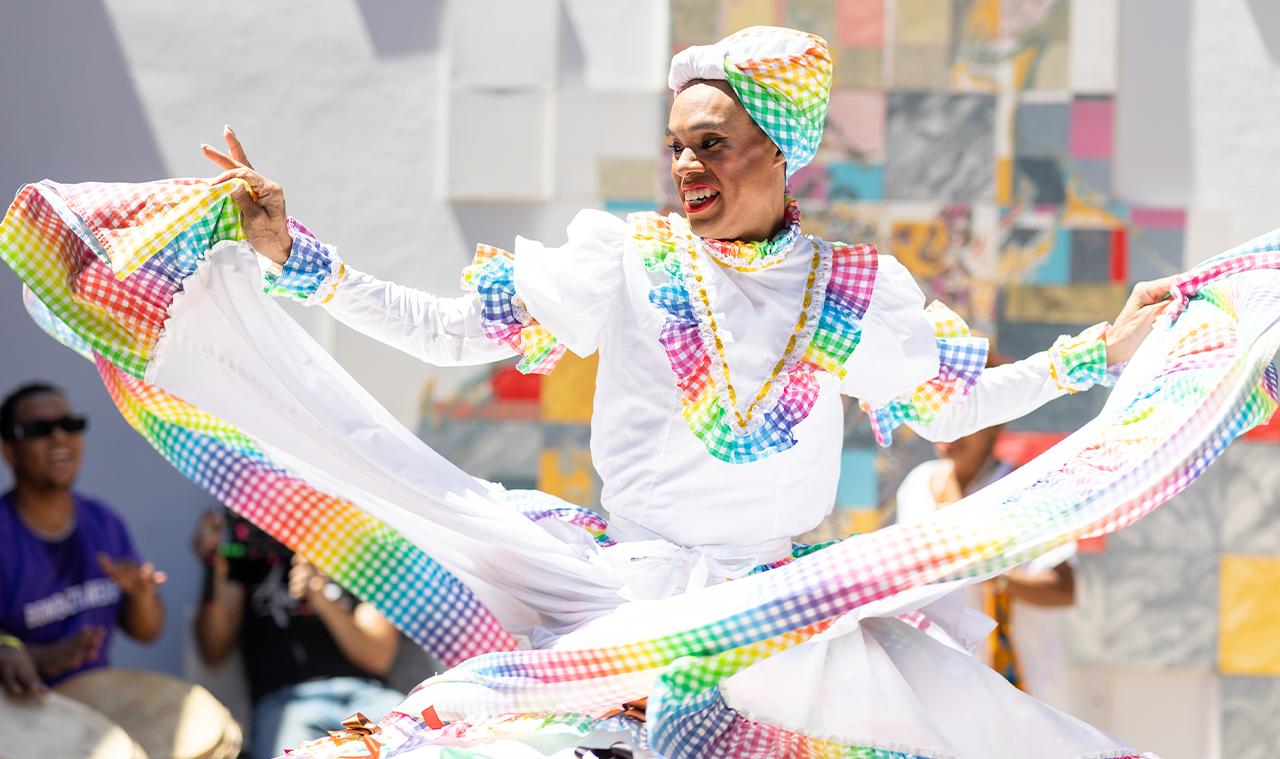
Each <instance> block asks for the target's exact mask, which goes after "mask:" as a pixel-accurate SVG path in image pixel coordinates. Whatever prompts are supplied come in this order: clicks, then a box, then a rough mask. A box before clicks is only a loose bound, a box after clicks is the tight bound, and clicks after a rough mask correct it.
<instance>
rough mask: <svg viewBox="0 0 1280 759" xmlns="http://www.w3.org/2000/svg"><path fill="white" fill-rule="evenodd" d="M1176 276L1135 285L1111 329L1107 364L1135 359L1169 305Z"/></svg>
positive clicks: (1107, 339)
mask: <svg viewBox="0 0 1280 759" xmlns="http://www.w3.org/2000/svg"><path fill="white" fill-rule="evenodd" d="M1172 283H1173V277H1165V278H1164V279H1154V280H1152V281H1150V282H1139V283H1138V284H1136V285H1134V286H1133V292H1132V293H1130V294H1129V300H1128V301H1127V302H1126V303H1125V304H1124V308H1123V309H1121V311H1120V315H1119V316H1117V317H1116V320H1115V323H1114V324H1112V325H1111V327H1110V328H1108V329H1107V338H1106V342H1107V366H1110V365H1112V364H1119V363H1121V362H1124V361H1128V360H1129V359H1131V358H1133V354H1134V353H1136V352H1137V351H1138V346H1139V345H1142V341H1143V340H1145V339H1146V338H1147V335H1149V334H1151V328H1152V326H1153V325H1155V322H1156V317H1157V316H1159V315H1160V312H1161V311H1163V310H1164V307H1165V306H1167V305H1169V303H1170V301H1169V300H1168V295H1169V286H1170V285H1171V284H1172Z"/></svg>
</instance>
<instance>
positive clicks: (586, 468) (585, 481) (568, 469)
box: [538, 449, 597, 508]
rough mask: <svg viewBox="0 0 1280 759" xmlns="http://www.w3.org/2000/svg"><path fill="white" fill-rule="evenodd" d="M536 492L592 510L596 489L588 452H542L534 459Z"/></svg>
mask: <svg viewBox="0 0 1280 759" xmlns="http://www.w3.org/2000/svg"><path fill="white" fill-rule="evenodd" d="M538 490H541V491H542V492H544V493H550V494H551V495H554V496H556V497H557V498H563V499H564V500H566V501H568V502H569V503H575V504H577V505H579V506H586V507H587V508H593V507H595V506H596V505H597V504H596V503H595V501H596V499H597V495H596V491H597V487H596V473H595V469H594V468H593V467H592V465H591V451H579V450H568V451H563V450H555V449H552V450H546V451H543V452H542V453H541V454H539V456H538Z"/></svg>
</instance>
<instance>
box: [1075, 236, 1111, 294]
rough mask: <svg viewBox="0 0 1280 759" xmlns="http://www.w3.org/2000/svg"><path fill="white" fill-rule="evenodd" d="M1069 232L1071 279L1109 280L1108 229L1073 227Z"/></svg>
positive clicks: (1109, 244) (1109, 252) (1109, 245)
mask: <svg viewBox="0 0 1280 759" xmlns="http://www.w3.org/2000/svg"><path fill="white" fill-rule="evenodd" d="M1070 234H1071V281H1072V282H1093V283H1100V282H1110V281H1111V237H1112V233H1111V230H1110V229H1073V230H1071V232H1070Z"/></svg>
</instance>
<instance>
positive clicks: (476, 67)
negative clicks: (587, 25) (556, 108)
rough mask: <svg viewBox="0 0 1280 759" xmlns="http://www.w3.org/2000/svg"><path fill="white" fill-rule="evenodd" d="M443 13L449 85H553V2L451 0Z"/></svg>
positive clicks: (556, 18) (556, 10)
mask: <svg viewBox="0 0 1280 759" xmlns="http://www.w3.org/2000/svg"><path fill="white" fill-rule="evenodd" d="M445 17H446V22H445V29H446V32H445V44H446V45H447V46H448V48H449V78H450V82H451V84H452V85H453V86H454V87H458V88H477V87H479V88H499V89H505V88H511V87H518V88H538V87H553V86H555V81H556V56H557V53H558V50H559V48H558V45H557V40H558V39H559V29H560V3H559V2H558V1H557V0H450V2H449V3H448V5H447V6H446V11H445Z"/></svg>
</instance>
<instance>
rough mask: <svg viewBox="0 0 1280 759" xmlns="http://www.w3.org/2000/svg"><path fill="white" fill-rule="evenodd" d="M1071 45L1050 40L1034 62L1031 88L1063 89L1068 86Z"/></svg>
mask: <svg viewBox="0 0 1280 759" xmlns="http://www.w3.org/2000/svg"><path fill="white" fill-rule="evenodd" d="M1070 58H1071V47H1070V46H1069V45H1068V44H1067V43H1066V42H1050V43H1049V44H1048V45H1047V46H1046V47H1045V49H1044V52H1043V53H1041V54H1040V60H1039V61H1037V62H1036V71H1035V78H1034V79H1033V81H1032V82H1031V89H1036V90H1065V89H1067V88H1068V87H1069V86H1070V65H1069V64H1070Z"/></svg>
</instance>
